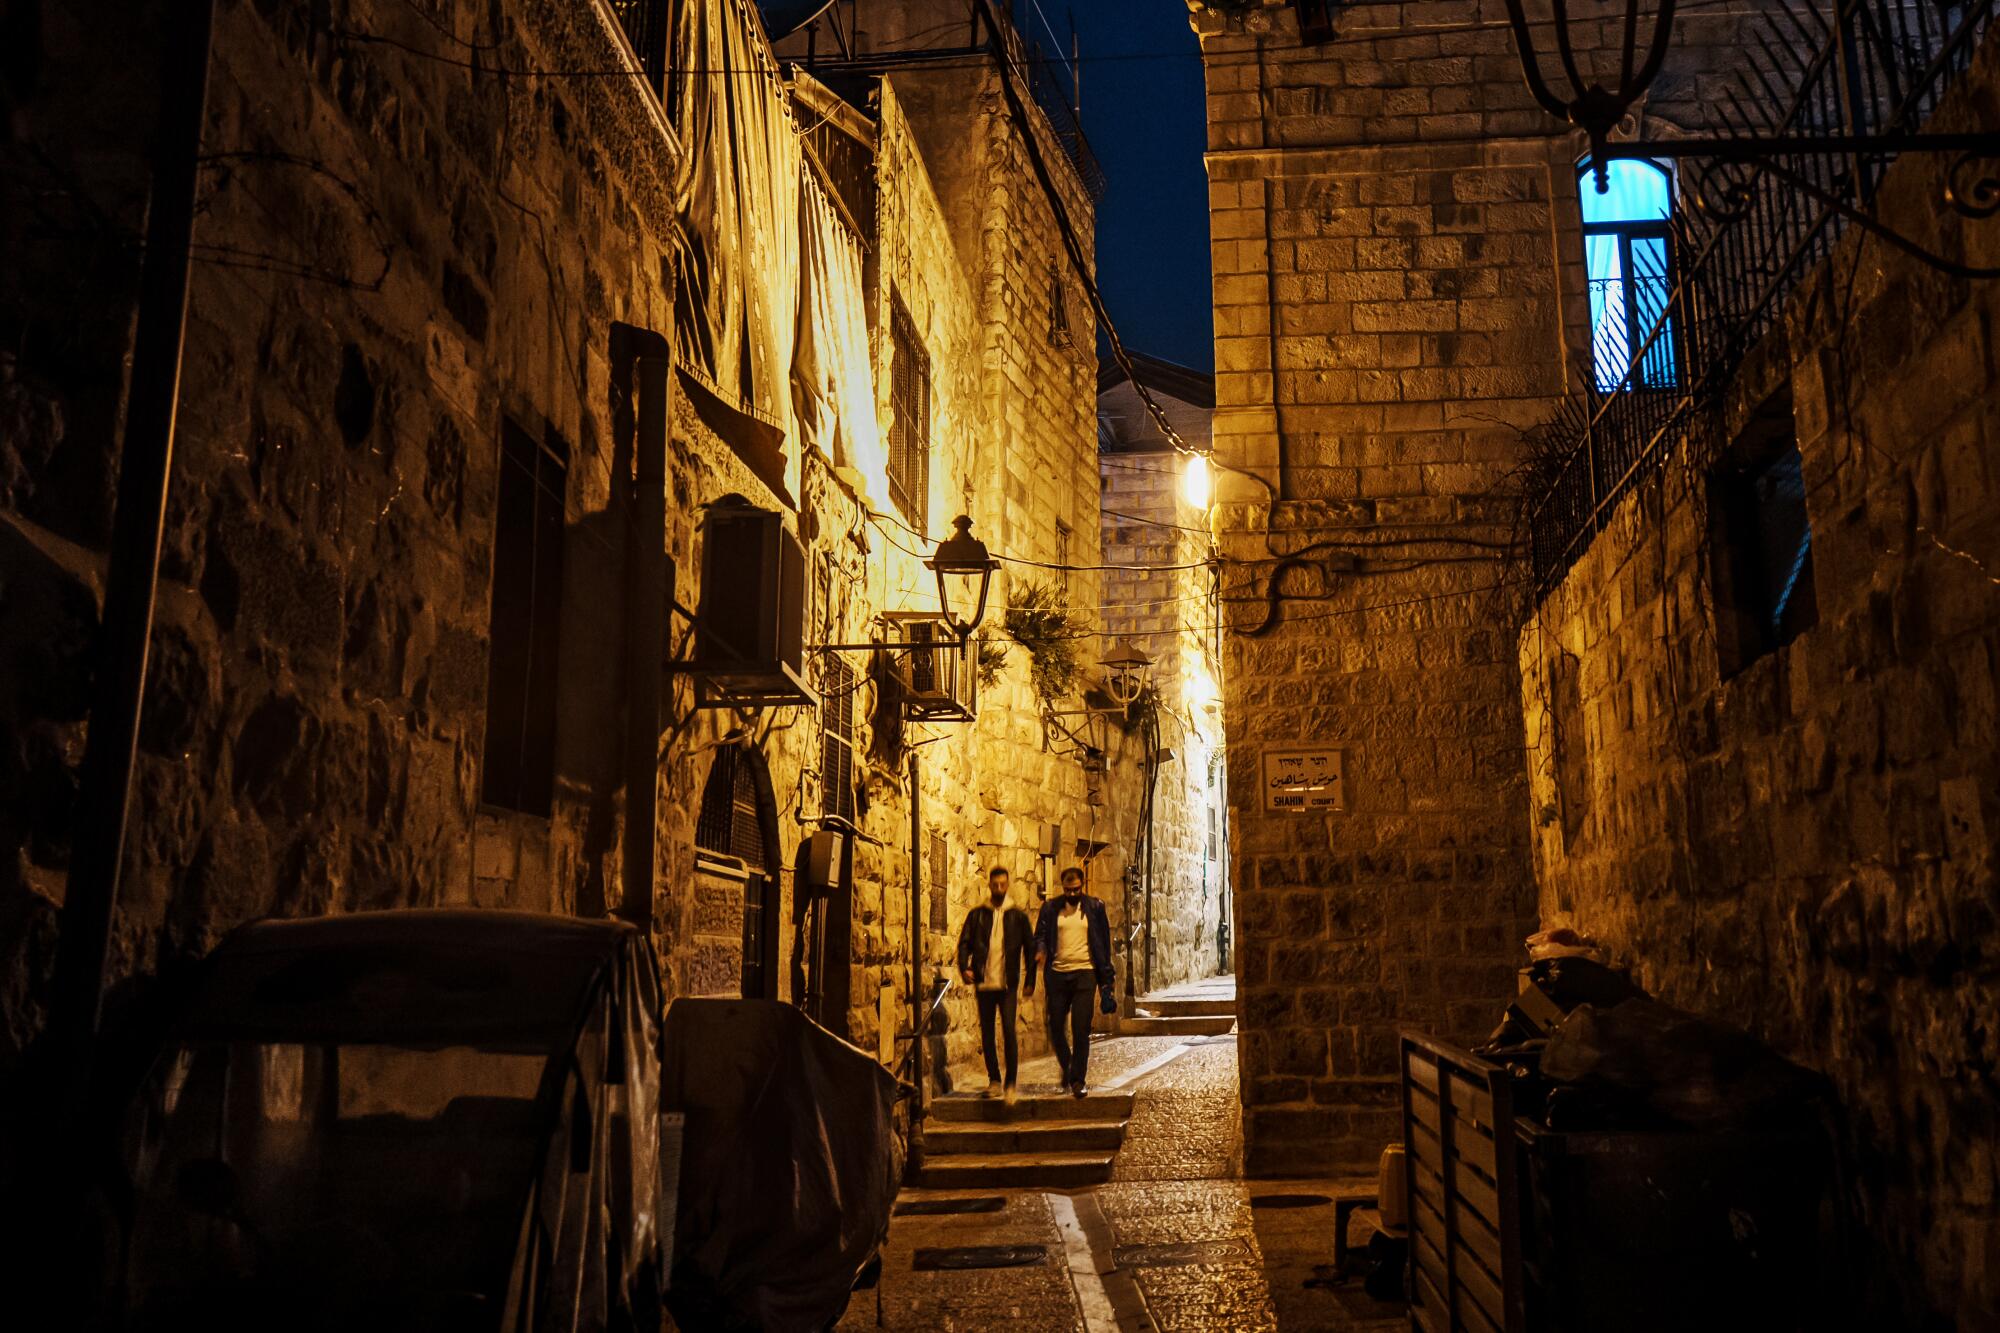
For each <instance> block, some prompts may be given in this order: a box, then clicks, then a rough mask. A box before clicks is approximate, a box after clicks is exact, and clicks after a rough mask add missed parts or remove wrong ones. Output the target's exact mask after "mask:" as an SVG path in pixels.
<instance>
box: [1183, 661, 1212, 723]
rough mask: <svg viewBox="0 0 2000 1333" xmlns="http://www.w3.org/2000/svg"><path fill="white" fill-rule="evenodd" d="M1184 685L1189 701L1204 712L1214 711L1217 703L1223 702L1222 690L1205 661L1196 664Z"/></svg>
mask: <svg viewBox="0 0 2000 1333" xmlns="http://www.w3.org/2000/svg"><path fill="white" fill-rule="evenodd" d="M1183 687H1184V689H1185V690H1186V693H1187V701H1188V703H1189V704H1191V705H1192V706H1193V707H1195V708H1199V709H1201V710H1202V711H1204V712H1213V711H1214V709H1215V707H1216V705H1217V704H1219V703H1221V702H1222V691H1221V690H1220V689H1218V688H1217V687H1216V684H1215V677H1214V676H1211V675H1210V674H1209V672H1208V664H1207V663H1205V662H1197V663H1195V664H1194V667H1193V668H1192V669H1191V670H1190V671H1189V672H1188V675H1187V679H1186V681H1185V682H1184V683H1183Z"/></svg>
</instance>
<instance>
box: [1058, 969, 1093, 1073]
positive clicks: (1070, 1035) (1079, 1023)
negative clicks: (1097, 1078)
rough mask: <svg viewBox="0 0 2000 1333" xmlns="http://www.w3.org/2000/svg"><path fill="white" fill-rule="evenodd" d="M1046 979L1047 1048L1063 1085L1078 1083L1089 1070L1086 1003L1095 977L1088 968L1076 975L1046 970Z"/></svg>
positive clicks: (1088, 1001) (1088, 1019) (1089, 1016)
mask: <svg viewBox="0 0 2000 1333" xmlns="http://www.w3.org/2000/svg"><path fill="white" fill-rule="evenodd" d="M1046 975H1047V977H1048V988H1049V1045H1051V1046H1053V1047H1055V1051H1056V1063H1057V1064H1059V1065H1061V1066H1062V1069H1063V1083H1064V1084H1065V1085H1068V1084H1075V1083H1081V1082H1083V1078H1084V1074H1085V1073H1086V1072H1088V1070H1089V1069H1090V1020H1091V1010H1090V1002H1091V999H1092V997H1093V996H1095V995H1096V994H1097V974H1096V973H1095V972H1092V971H1091V970H1090V969H1088V968H1084V969H1083V970H1081V971H1077V972H1058V971H1056V970H1055V969H1054V968H1050V969H1049V970H1048V972H1047V974H1046ZM1065 1028H1067V1029H1068V1031H1067V1032H1065V1031H1064V1029H1065Z"/></svg>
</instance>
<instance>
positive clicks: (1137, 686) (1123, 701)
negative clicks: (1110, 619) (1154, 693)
mask: <svg viewBox="0 0 2000 1333" xmlns="http://www.w3.org/2000/svg"><path fill="white" fill-rule="evenodd" d="M1103 665H1104V688H1105V689H1106V690H1107V691H1109V692H1110V695H1111V698H1112V701H1113V702H1115V703H1116V704H1117V705H1118V706H1119V708H1120V709H1125V708H1130V707H1131V706H1132V705H1133V704H1135V703H1137V702H1139V696H1140V695H1142V694H1144V693H1145V692H1146V687H1147V686H1148V685H1150V684H1152V682H1153V659H1152V658H1150V657H1148V656H1146V654H1145V653H1144V652H1143V651H1141V650H1140V648H1139V645H1138V644H1136V643H1133V642H1132V641H1131V640H1130V639H1128V638H1125V637H1124V636H1122V635H1121V636H1119V637H1118V638H1117V639H1114V640H1113V641H1112V643H1111V651H1110V652H1108V653H1106V654H1105V655H1104V663H1103Z"/></svg>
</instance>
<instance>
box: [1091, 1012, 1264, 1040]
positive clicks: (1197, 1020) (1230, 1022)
mask: <svg viewBox="0 0 2000 1333" xmlns="http://www.w3.org/2000/svg"><path fill="white" fill-rule="evenodd" d="M1235 1026H1236V1016H1235V1015H1234V1014H1216V1015H1214V1016H1212V1017H1209V1016H1203V1015H1194V1014H1187V1015H1177V1016H1174V1017H1170V1018H1162V1017H1156V1016H1153V1015H1149V1014H1146V1013H1143V1012H1142V1013H1140V1014H1138V1015H1136V1016H1135V1017H1132V1018H1127V1019H1123V1020H1121V1021H1120V1022H1119V1024H1118V1035H1119V1036H1121V1037H1219V1036H1221V1035H1222V1034H1224V1033H1225V1032H1228V1031H1229V1030H1230V1029H1232V1028H1234V1027H1235Z"/></svg>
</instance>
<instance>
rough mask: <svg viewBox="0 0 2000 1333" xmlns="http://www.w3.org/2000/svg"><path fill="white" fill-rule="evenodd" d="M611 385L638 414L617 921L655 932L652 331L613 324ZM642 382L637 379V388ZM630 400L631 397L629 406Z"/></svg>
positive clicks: (628, 529) (659, 600) (658, 401)
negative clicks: (623, 388)
mask: <svg viewBox="0 0 2000 1333" xmlns="http://www.w3.org/2000/svg"><path fill="white" fill-rule="evenodd" d="M611 359H612V365H613V372H612V373H613V377H614V382H622V383H623V384H624V385H625V386H626V387H627V390H628V392H629V394H630V396H631V397H632V398H636V399H637V404H636V409H634V408H631V407H626V408H625V409H624V410H625V411H631V412H632V413H633V416H634V417H635V418H636V421H635V429H634V431H633V440H632V508H631V513H630V515H629V518H628V522H627V523H626V525H625V703H626V715H625V734H624V737H623V739H624V748H625V753H624V765H623V766H624V770H625V828H624V837H623V840H622V852H623V861H624V866H623V875H622V884H621V888H622V890H623V891H622V893H621V894H620V896H619V904H618V915H619V916H621V917H624V918H625V919H626V920H628V921H630V922H632V923H633V924H634V925H636V926H638V927H639V928H640V929H641V930H650V929H651V928H652V924H653V894H654V888H655V885H654V870H655V864H654V863H655V861H656V859H657V854H658V836H659V834H658V830H657V829H656V827H655V823H656V819H657V811H658V802H659V775H660V758H659V744H660V730H661V728H660V677H661V672H662V669H663V668H664V666H665V665H666V660H667V606H668V604H669V603H670V602H671V601H672V599H673V589H672V588H671V587H670V586H669V585H670V580H671V577H672V574H671V568H670V565H669V563H668V560H667V425H668V422H669V421H670V420H671V419H672V411H673V408H672V404H673V398H672V395H673V348H672V347H671V345H670V344H669V343H668V341H667V340H666V339H665V338H663V337H661V336H660V335H659V334H657V333H655V332H653V331H652V330H651V329H642V328H639V327H637V326H636V325H632V324H619V323H614V324H613V325H612V326H611ZM635 380H636V383H635ZM629 401H630V400H629V399H628V402H629Z"/></svg>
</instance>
